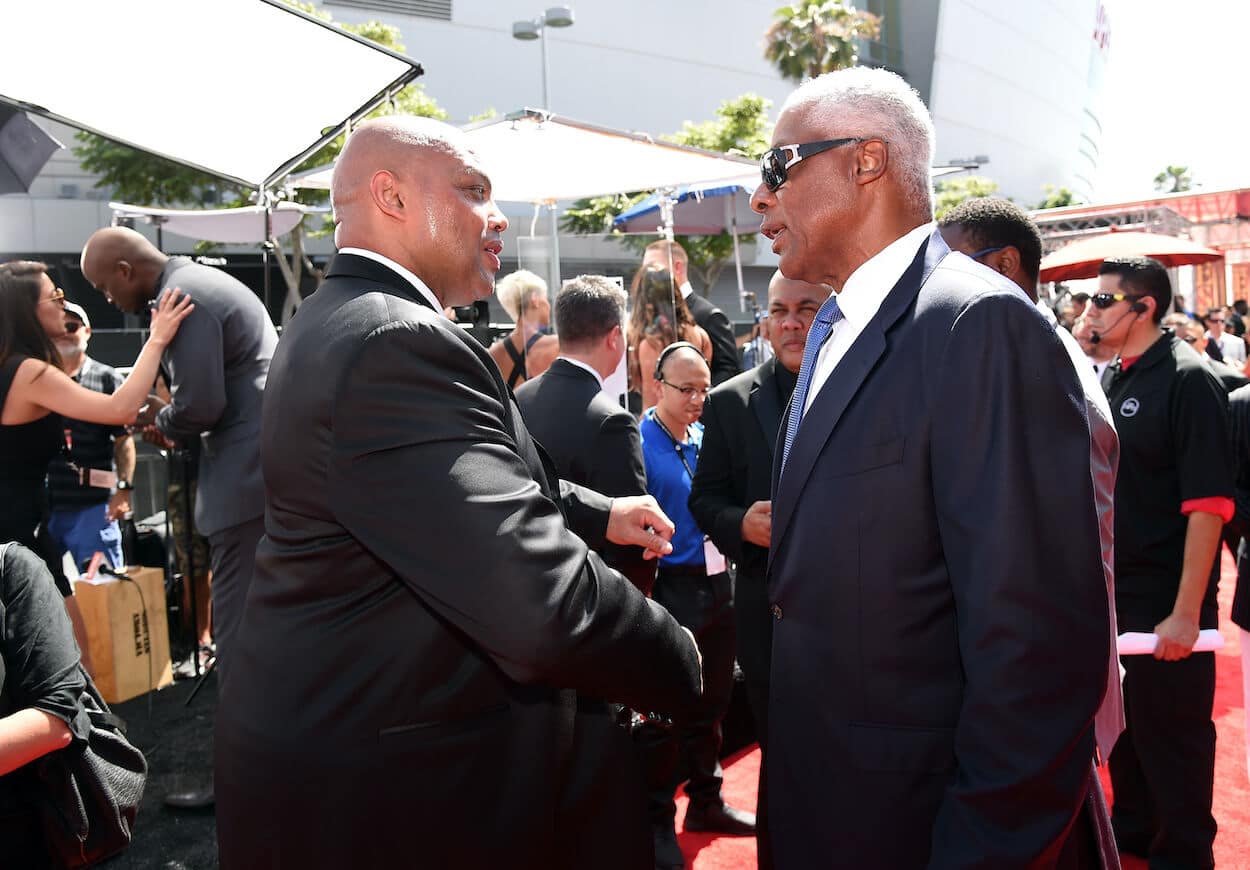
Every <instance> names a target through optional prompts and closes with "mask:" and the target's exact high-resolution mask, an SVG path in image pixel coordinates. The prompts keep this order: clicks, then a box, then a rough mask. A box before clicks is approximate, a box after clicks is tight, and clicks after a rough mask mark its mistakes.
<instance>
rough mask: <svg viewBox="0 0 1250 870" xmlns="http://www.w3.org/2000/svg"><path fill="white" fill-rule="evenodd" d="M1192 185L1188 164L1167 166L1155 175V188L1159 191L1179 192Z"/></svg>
mask: <svg viewBox="0 0 1250 870" xmlns="http://www.w3.org/2000/svg"><path fill="white" fill-rule="evenodd" d="M1193 186H1194V180H1193V177H1192V176H1191V175H1190V174H1189V167H1188V166H1168V167H1167V168H1165V169H1164V170H1163V171H1162V172H1160V173H1159V174H1158V175H1156V176H1155V190H1157V191H1159V192H1161V193H1181V192H1182V191H1185V190H1189V189H1190V188H1191V187H1193Z"/></svg>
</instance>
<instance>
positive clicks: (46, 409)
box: [0, 260, 194, 615]
mask: <svg viewBox="0 0 1250 870" xmlns="http://www.w3.org/2000/svg"><path fill="white" fill-rule="evenodd" d="M64 298H65V294H64V293H63V292H61V290H59V289H57V287H56V285H55V284H54V283H53V282H52V279H51V277H49V275H48V267H47V266H46V265H44V264H43V263H37V262H33V261H28V260H15V261H12V262H8V263H0V543H4V542H7V541H17V542H18V543H21V544H24V545H26V546H27V547H30V548H31V549H32V550H34V551H35V552H36V553H38V554H40V555H41V556H43V558H44V559H45V561H46V562H47V563H48V567H49V569H50V570H51V572H52V576H53V577H54V578H57V586H58V588H60V589H61V592H62V594H63V595H67V596H68V595H69V592H70V590H69V588H68V584H67V583H66V582H65V578H64V572H63V571H62V570H61V568H60V559H59V558H56V557H55V554H53V553H52V552H50V550H51V548H50V547H49V546H47V544H46V541H45V540H44V539H45V538H46V536H43V535H40V534H39V532H38V529H39V528H40V526H41V525H42V523H43V520H44V516H45V513H46V504H45V495H44V487H43V478H44V474H45V472H46V471H47V467H48V461H49V460H50V459H52V458H53V457H54V456H55V455H56V454H57V452H58V451H59V450H60V449H61V445H62V444H63V443H64V434H63V431H62V426H61V419H60V417H61V416H65V417H69V418H71V419H74V420H84V421H86V422H90V423H106V424H114V425H124V424H127V423H131V422H133V421H134V419H135V416H136V415H137V414H138V413H139V408H140V407H141V406H142V405H143V402H144V399H145V398H146V397H147V394H148V392H149V390H151V388H152V384H153V382H154V381H155V380H156V373H157V368H158V366H159V365H160V358H161V353H162V352H163V351H164V349H165V347H166V346H167V345H168V344H169V342H170V341H171V340H172V339H173V337H174V335H175V334H176V333H177V332H178V326H179V324H180V323H181V322H182V320H183V318H184V317H186V316H187V315H188V314H189V313H190V312H191V310H192V309H193V308H194V306H193V305H191V304H190V298H189V297H186V296H182V295H181V294H180V292H179V291H178V290H176V289H175V290H174V291H173V292H170V293H166V294H165V295H164V296H163V297H162V298H161V301H160V304H159V305H158V306H157V308H156V310H155V311H154V312H153V314H152V326H151V334H150V336H149V338H148V341H147V343H146V344H145V345H144V346H143V350H142V351H141V352H140V353H139V358H138V359H137V360H135V365H134V368H133V370H132V371H131V373H130V377H128V378H126V381H125V383H123V384H122V385H121V386H120V387H118V389H117V391H116V392H114V393H113V394H112V395H105V394H103V393H97V392H95V391H93V390H88V389H86V388H85V387H81V386H79V385H78V384H77V383H75V382H74V380H73V379H72V378H70V377H69V376H68V375H67V374H65V373H64V372H63V371H61V368H60V362H61V361H60V356H59V354H57V351H56V345H55V344H54V343H53V342H54V340H55V339H56V338H59V337H60V336H62V335H64V333H65V315H64V308H63V304H64V303H63V300H64ZM71 615H72V612H71Z"/></svg>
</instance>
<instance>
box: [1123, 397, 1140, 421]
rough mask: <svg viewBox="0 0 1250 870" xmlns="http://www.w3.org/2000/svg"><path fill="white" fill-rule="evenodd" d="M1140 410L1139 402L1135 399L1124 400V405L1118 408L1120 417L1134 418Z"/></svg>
mask: <svg viewBox="0 0 1250 870" xmlns="http://www.w3.org/2000/svg"><path fill="white" fill-rule="evenodd" d="M1140 410H1141V402H1139V401H1137V400H1136V399H1132V398H1129V399H1125V400H1124V404H1122V405H1121V406H1120V416H1121V417H1136V416H1137V412H1138V411H1140Z"/></svg>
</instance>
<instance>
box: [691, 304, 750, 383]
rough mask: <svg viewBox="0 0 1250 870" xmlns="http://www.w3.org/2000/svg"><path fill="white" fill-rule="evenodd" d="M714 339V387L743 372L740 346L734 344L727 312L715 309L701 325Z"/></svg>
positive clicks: (709, 336) (732, 331)
mask: <svg viewBox="0 0 1250 870" xmlns="http://www.w3.org/2000/svg"><path fill="white" fill-rule="evenodd" d="M700 326H702V327H703V329H704V331H706V332H707V334H708V338H710V339H712V386H716V385H718V384H723V383H725V381H727V380H729V379H730V378H732V377H733V376H734V375H737V374H740V373H741V372H742V366H741V365H739V363H738V345H737V344H736V343H735V342H734V330H733V326H731V325H730V323H729V318H728V317H726V316H725V312H723V311H721V310H720V309H719V308H713V309H712V311H711V312H710V313H709V314H708V316H707V317H706V318H704V320H703V323H701V324H700Z"/></svg>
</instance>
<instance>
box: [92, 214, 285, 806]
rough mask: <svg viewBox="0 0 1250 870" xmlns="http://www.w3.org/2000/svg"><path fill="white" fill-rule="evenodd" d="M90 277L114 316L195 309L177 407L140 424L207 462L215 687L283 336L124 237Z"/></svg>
mask: <svg viewBox="0 0 1250 870" xmlns="http://www.w3.org/2000/svg"><path fill="white" fill-rule="evenodd" d="M82 271H83V275H84V276H85V277H86V278H87V280H88V281H90V282H91V284H92V285H93V286H94V287H95V288H96V289H97V290H99V291H100V292H101V293H103V294H104V296H105V298H107V299H108V300H109V302H111V303H112V304H113V305H114V306H116V307H117V308H120V309H121V310H122V311H125V312H127V313H129V314H139V313H141V312H143V311H145V310H146V309H147V308H148V307H149V306H150V305H151V304H152V302H153V301H154V300H156V299H157V297H158V296H160V295H161V294H162V293H164V292H165V290H166V289H167V288H171V287H180V288H181V289H182V290H183V292H185V293H188V294H190V295H191V296H192V297H194V299H195V311H193V312H192V313H191V315H190V316H188V317H187V319H186V320H185V321H184V322H183V324H182V329H180V330H179V331H178V336H177V337H176V338H175V339H174V340H173V341H172V342H170V344H169V347H168V348H166V349H165V353H164V355H163V356H162V358H161V364H162V366H163V368H164V369H165V371H166V372H167V374H168V376H169V387H170V392H171V394H172V395H171V400H170V403H169V404H168V405H164V404H163V403H162V402H161V401H160V400H158V399H157V398H156V397H155V396H153V397H152V398H151V399H150V401H149V404H148V406H147V410H146V412H145V413H142V414H140V418H139V420H138V421H137V422H138V423H140V424H148V425H153V426H154V427H155V430H156V432H158V433H159V435H160V436H162V437H163V438H164V439H168V441H170V442H172V443H173V444H174V445H176V446H178V447H180V448H182V449H187V450H198V451H199V453H200V476H199V489H198V492H197V495H196V501H195V525H196V528H197V529H198V530H199V531H200V533H201V534H203V535H204V536H205V537H206V538H208V542H209V554H210V555H209V559H210V562H211V565H212V572H213V585H212V605H213V618H212V623H213V639H214V641H215V642H216V645H217V679H218V684H219V685H220V684H223V683H224V682H225V681H226V680H227V679H228V675H229V673H230V665H231V664H232V653H233V651H234V650H233V646H234V637H235V630H236V628H237V627H238V625H239V620H240V618H241V617H242V615H243V604H244V601H245V600H246V598H247V586H248V583H249V582H250V581H251V579H252V561H253V559H254V558H255V554H256V544H257V542H258V541H259V540H260V537H261V535H262V534H263V533H264V523H263V521H262V516H263V514H264V508H265V502H264V498H265V495H264V481H263V480H262V478H261V472H260V414H261V396H262V395H263V393H264V389H265V377H266V376H267V375H268V373H269V360H270V358H271V357H272V356H273V351H274V347H275V346H276V345H277V342H278V334H277V332H276V331H275V330H274V327H273V322H272V321H271V320H270V319H269V314H268V312H266V311H265V307H264V306H263V305H262V304H261V302H260V299H259V298H257V296H256V294H255V293H253V292H252V291H251V290H250V289H248V288H247V287H246V286H245V285H244V284H242V283H241V282H240V281H238V280H237V279H235V278H233V277H231V276H230V275H227V274H226V273H225V272H223V271H221V270H220V269H214V268H212V267H211V266H204V265H201V264H199V263H196V262H193V261H192V260H190V259H189V258H187V257H167V256H165V255H164V254H163V253H161V252H160V251H159V250H157V248H156V246H154V245H153V244H152V243H151V242H149V241H148V240H147V239H146V238H145V237H143V236H141V235H140V234H139V233H137V232H135V231H134V230H131V229H126V228H124V227H107V228H105V229H102V230H98V231H96V232H95V233H93V234H92V236H91V237H90V238H89V239H88V240H87V244H86V247H84V248H83V251H82ZM212 800H213V794H212V789H211V787H204V788H197V789H192V790H191V791H188V792H183V793H176V794H172V795H169V796H168V798H167V803H169V804H170V805H171V806H174V807H183V808H196V807H202V806H207V805H211V803H212Z"/></svg>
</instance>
